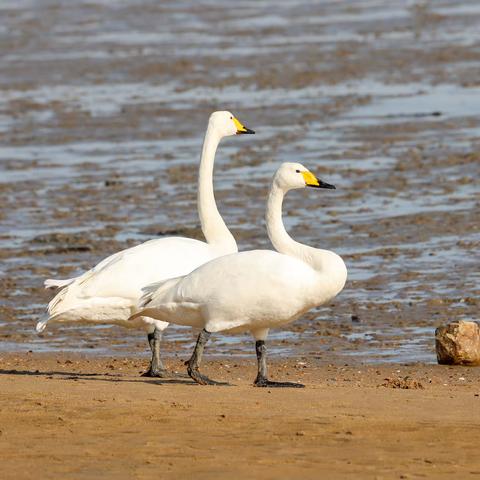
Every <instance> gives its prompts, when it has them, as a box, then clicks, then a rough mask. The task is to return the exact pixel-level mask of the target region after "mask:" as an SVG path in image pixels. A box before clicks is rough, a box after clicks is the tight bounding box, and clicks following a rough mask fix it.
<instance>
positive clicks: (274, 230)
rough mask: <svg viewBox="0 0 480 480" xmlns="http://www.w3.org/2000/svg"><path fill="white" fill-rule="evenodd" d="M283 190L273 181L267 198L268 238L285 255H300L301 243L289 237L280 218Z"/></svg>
mask: <svg viewBox="0 0 480 480" xmlns="http://www.w3.org/2000/svg"><path fill="white" fill-rule="evenodd" d="M285 193H286V192H285V191H284V190H283V189H281V188H280V187H279V186H278V185H276V184H275V182H273V184H272V187H271V188H270V193H269V195H268V200H267V213H266V223H267V232H268V238H270V241H271V242H272V245H273V246H274V248H275V250H276V251H277V252H279V253H283V254H285V255H290V256H294V257H301V255H300V252H299V249H301V247H302V245H301V244H300V243H298V242H296V241H295V240H293V239H292V237H290V235H289V234H288V233H287V231H286V229H285V225H284V224H283V220H282V205H283V198H284V197H285Z"/></svg>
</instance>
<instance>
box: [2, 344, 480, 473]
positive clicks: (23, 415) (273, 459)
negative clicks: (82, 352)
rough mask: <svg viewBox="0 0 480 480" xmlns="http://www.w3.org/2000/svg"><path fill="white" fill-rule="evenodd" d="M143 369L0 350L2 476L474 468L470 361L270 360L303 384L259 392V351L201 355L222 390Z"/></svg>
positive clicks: (278, 373) (476, 380) (475, 391)
mask: <svg viewBox="0 0 480 480" xmlns="http://www.w3.org/2000/svg"><path fill="white" fill-rule="evenodd" d="M146 365H147V361H142V362H139V360H138V359H136V358H122V359H118V358H117V359H106V358H98V357H93V356H89V357H85V356H79V355H70V354H57V355H48V354H35V353H32V354H0V392H1V393H0V404H1V405H0V425H1V427H0V430H1V434H0V448H1V452H2V477H3V478H5V479H13V478H16V479H18V478H22V479H23V478H25V479H29V478H39V477H40V478H72V479H73V478H75V479H78V478H92V477H95V478H114V477H115V478H132V477H133V478H150V477H153V476H154V475H155V476H160V477H161V478H196V479H202V478H209V479H211V478H232V476H233V477H237V478H245V477H246V476H248V475H251V476H254V478H261V479H270V478H272V479H273V478H292V477H293V476H296V477H298V476H301V477H302V478H312V479H313V478H319V477H322V476H323V477H325V478H333V479H335V478H418V477H429V478H433V477H434V478H460V477H462V478H465V477H469V476H472V478H476V477H475V476H476V475H480V460H478V456H477V455H476V450H477V443H478V439H479V434H478V432H479V431H480V430H479V428H480V416H479V415H478V408H479V405H480V397H479V395H480V387H479V385H480V369H478V368H474V367H446V366H439V365H420V364H415V365H409V366H398V365H395V364H394V365H392V364H384V365H374V366H365V365H358V364H357V365H355V364H352V365H350V366H348V367H347V366H342V365H332V364H319V363H315V364H314V363H312V362H307V363H306V364H305V362H303V361H301V360H299V359H298V358H289V359H287V360H281V361H279V360H278V359H272V360H271V361H270V376H271V378H272V379H275V380H283V379H285V380H290V381H292V380H294V381H295V380H301V381H302V382H303V383H305V384H306V388H305V389H275V388H266V389H259V388H254V387H252V386H251V382H252V381H253V378H254V375H255V371H256V367H255V361H254V359H253V358H252V360H251V361H246V360H243V359H231V361H230V362H229V363H226V360H225V359H222V360H221V361H220V360H218V359H211V358H209V357H208V356H207V357H206V361H205V365H204V368H203V369H202V371H203V372H204V373H206V374H208V375H210V376H211V377H212V378H214V379H217V380H222V381H229V382H231V383H234V385H232V386H229V387H218V386H217V387H210V386H199V385H196V384H194V383H192V382H191V381H190V379H188V378H180V379H177V378H171V379H151V378H145V377H141V376H139V373H140V372H142V371H144V370H145V368H146ZM168 365H169V366H170V367H171V368H173V369H174V370H179V371H181V370H182V368H184V367H183V365H182V362H181V361H180V360H173V361H172V359H169V360H168ZM476 412H477V413H476Z"/></svg>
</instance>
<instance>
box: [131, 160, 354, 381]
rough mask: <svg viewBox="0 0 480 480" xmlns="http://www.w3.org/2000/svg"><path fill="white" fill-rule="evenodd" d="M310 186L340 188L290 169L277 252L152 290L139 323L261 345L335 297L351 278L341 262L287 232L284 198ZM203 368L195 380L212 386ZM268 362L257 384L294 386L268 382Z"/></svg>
mask: <svg viewBox="0 0 480 480" xmlns="http://www.w3.org/2000/svg"><path fill="white" fill-rule="evenodd" d="M305 186H310V187H316V188H335V187H333V186H332V185H329V184H327V183H324V182H322V181H320V180H318V179H316V178H315V177H314V175H313V174H312V173H310V172H309V171H308V170H307V169H306V168H305V167H303V166H302V165H300V164H297V163H284V164H283V165H282V166H281V167H280V168H279V169H278V171H277V173H276V174H275V177H274V179H273V182H272V187H271V189H270V194H269V198H268V204H267V214H266V220H267V229H268V234H269V237H270V240H271V241H272V243H273V245H274V247H275V249H276V250H277V251H276V252H274V251H271V250H253V251H248V252H240V253H234V254H231V255H226V256H223V257H221V258H216V259H213V260H211V261H210V262H208V263H205V264H204V265H202V266H200V267H199V268H197V269H196V270H194V271H193V272H191V273H190V274H188V275H186V276H184V277H180V278H177V279H170V280H168V281H166V282H158V283H157V284H155V285H150V286H147V287H146V288H144V292H145V293H144V295H143V297H142V299H141V300H140V303H139V308H138V312H137V313H136V315H134V316H133V317H132V318H135V317H136V316H137V315H148V316H150V317H153V318H156V319H160V320H163V319H166V318H168V319H169V320H170V321H171V322H172V323H176V324H179V325H190V326H192V327H199V328H203V329H204V330H205V332H206V333H204V332H202V334H201V336H200V337H199V343H202V342H203V343H204V342H205V341H206V340H205V335H207V337H206V338H207V339H208V335H209V334H210V333H212V332H240V331H250V332H251V333H252V335H253V336H254V337H255V339H256V340H257V344H258V342H263V341H264V340H265V338H266V336H267V334H268V329H269V328H272V327H278V326H281V325H284V324H286V323H289V322H291V321H293V320H295V319H296V318H298V317H299V316H300V315H302V314H303V313H305V312H306V311H308V310H310V309H311V308H313V307H315V306H319V305H322V304H324V303H326V302H328V301H329V300H330V299H332V298H333V297H335V296H336V295H337V294H338V293H339V292H340V291H341V290H342V289H343V287H344V285H345V281H346V278H347V270H346V267H345V264H344V262H343V260H342V259H341V257H339V256H338V255H337V254H335V253H334V252H331V251H328V250H319V249H315V248H312V247H309V246H306V245H302V244H300V243H298V242H296V241H294V240H293V239H292V238H290V236H289V235H288V233H287V232H286V230H285V228H284V226H283V222H282V218H281V215H282V202H283V197H284V195H285V193H286V192H287V191H288V190H290V189H294V188H303V187H305ZM202 335H203V337H202ZM198 346H199V344H198V343H197V348H198ZM260 346H261V345H260ZM257 347H258V345H257ZM201 349H202V350H203V345H201ZM257 353H258V349H257ZM260 353H261V352H260ZM200 357H201V352H200ZM196 362H199V355H198V354H197V355H195V353H194V355H193V356H192V359H191V360H190V363H189V373H190V375H191V376H192V378H194V379H195V380H197V381H198V382H199V383H210V380H209V379H206V377H204V376H203V375H201V374H200V373H199V372H198V370H197V369H196V366H195V363H196ZM262 362H264V353H263V354H262V355H260V356H259V376H258V377H257V380H256V384H257V385H259V386H265V385H269V386H291V385H287V384H284V383H283V384H282V383H280V384H279V383H277V382H270V381H268V380H266V370H265V369H264V370H262V369H261V368H260V367H261V364H262ZM197 366H198V365H197Z"/></svg>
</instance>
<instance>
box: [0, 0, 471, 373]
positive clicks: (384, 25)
mask: <svg viewBox="0 0 480 480" xmlns="http://www.w3.org/2000/svg"><path fill="white" fill-rule="evenodd" d="M0 16H1V18H2V20H1V22H0V38H1V42H0V58H1V61H0V202H1V205H2V208H1V211H0V262H1V266H2V267H1V272H0V349H1V350H2V351H3V352H5V351H10V352H18V351H23V352H26V351H29V350H31V351H33V352H58V351H62V352H68V351H72V352H74V353H82V354H88V355H105V356H112V357H119V356H132V355H133V356H135V355H137V356H143V357H144V358H146V357H147V356H148V352H147V350H148V348H147V347H148V345H147V342H146V338H145V334H144V332H141V331H135V330H124V329H122V328H119V327H111V326H108V325H103V326H95V327H92V326H84V325H51V326H49V327H48V328H47V330H46V331H45V332H44V333H43V334H42V335H37V334H36V333H35V332H34V325H35V323H36V322H37V321H38V319H39V317H40V316H41V315H42V314H43V312H44V310H45V306H46V303H47V302H48V301H49V299H50V298H51V296H52V294H51V292H48V291H45V290H44V289H43V281H44V279H46V278H68V277H71V276H74V275H77V274H79V273H81V272H82V271H84V270H85V269H88V268H90V267H92V266H93V265H95V264H96V263H97V262H98V261H100V260H101V259H102V258H104V257H106V256H107V255H109V254H111V253H113V252H115V251H118V250H121V249H123V248H127V247H130V246H133V245H136V244H138V243H140V242H143V241H146V240H148V239H151V238H155V237H161V236H164V235H172V234H173V235H176V234H178V235H188V236H194V237H197V238H201V232H200V229H199V222H198V218H197V213H196V195H195V193H196V176H197V167H198V160H199V156H200V149H201V144H202V140H203V135H204V132H205V128H206V123H207V119H208V116H209V114H210V113H211V112H212V111H214V110H218V109H228V110H231V111H232V112H234V113H235V114H236V115H237V116H238V118H239V119H240V120H241V121H242V122H243V123H245V125H247V126H248V127H249V128H252V129H254V130H255V131H256V132H257V134H256V135H255V136H250V135H249V136H245V137H236V138H228V139H225V140H223V141H222V143H221V145H220V147H219V149H218V152H217V158H216V167H215V191H216V199H217V202H218V205H219V209H220V211H221V213H222V215H223V216H224V218H225V221H226V223H227V225H229V226H230V227H231V230H232V232H233V234H234V235H235V238H236V239H237V240H238V244H239V247H240V249H241V250H245V249H251V248H271V247H270V244H269V241H268V238H267V235H266V230H265V228H264V224H263V215H264V206H265V198H266V193H267V190H268V184H269V181H270V179H271V176H272V175H273V172H274V171H275V169H276V168H277V166H278V165H279V164H280V163H281V162H284V161H296V162H301V163H303V164H304V165H305V166H306V167H308V168H309V169H310V170H312V171H313V172H314V173H316V174H317V175H318V176H319V177H321V178H322V179H323V180H325V181H327V182H330V183H333V184H335V185H336V186H337V190H335V191H296V192H291V193H290V194H289V195H288V197H287V199H286V201H285V204H284V218H285V223H286V225H287V226H288V229H289V231H290V233H291V235H292V236H293V237H294V238H295V239H297V240H299V241H301V242H304V243H307V244H309V245H312V246H315V247H319V248H326V249H330V250H334V251H335V252H337V253H339V254H340V255H341V256H342V257H343V258H344V260H345V263H346V265H347V268H348V272H349V280H348V282H347V284H346V286H345V289H344V291H343V292H342V293H341V294H340V295H339V296H338V297H337V298H336V299H335V300H334V301H333V302H332V303H331V304H329V305H325V306H323V307H321V308H319V309H317V310H314V311H311V312H309V313H308V314H307V315H305V316H304V317H303V318H301V319H300V320H298V321H297V322H296V323H294V324H292V325H290V326H288V327H287V328H286V329H284V330H281V331H273V332H272V334H271V337H270V340H269V346H270V347H269V348H270V351H271V354H272V356H273V359H275V358H277V359H278V358H279V357H280V356H284V355H292V356H301V357H304V358H307V359H315V361H319V362H325V363H329V362H337V363H339V364H341V363H349V362H377V363H382V362H397V363H411V362H426V363H432V362H435V353H434V330H435V328H436V327H437V326H439V325H441V324H444V323H446V322H448V321H450V320H460V319H473V320H475V319H478V308H479V293H480V274H479V268H478V267H479V263H480V256H479V246H480V213H479V211H480V209H479V206H480V196H479V187H478V178H479V173H480V153H479V152H480V149H479V147H480V117H479V111H480V81H479V78H480V48H479V47H480V30H479V29H478V25H479V22H480V8H479V6H478V3H477V2H474V1H459V2H447V1H442V0H440V1H436V2H430V3H427V2H409V3H407V2H387V1H373V0H372V1H365V2H317V3H313V4H312V2H306V1H301V0H299V1H290V2H280V3H278V2H277V3H275V4H272V3H271V2H240V3H238V2H237V3H236V4H235V8H232V5H231V4H228V3H224V4H215V5H214V4H213V3H211V2H195V3H193V2H192V3H191V2H170V1H167V2H133V1H126V2H121V3H117V2H110V1H108V0H107V1H96V0H93V1H89V2H84V1H79V2H66V1H60V0H58V1H50V2H40V3H37V2H29V1H15V2H13V1H6V2H2V4H1V5H0ZM225 281H228V279H225ZM194 338H195V332H192V331H190V330H189V329H186V328H177V327H175V326H171V327H170V328H169V329H168V330H167V331H166V334H165V342H164V346H163V349H164V351H165V354H166V355H167V356H176V355H178V356H179V357H181V358H184V357H186V356H188V354H189V353H190V351H191V348H192V346H193V341H194ZM253 351H254V350H253V344H252V340H251V339H250V338H249V337H248V336H242V335H240V336H222V335H217V336H216V337H215V338H214V340H213V341H212V344H211V345H210V346H209V349H208V353H209V354H211V355H215V354H217V355H223V356H225V355H227V356H232V357H235V356H238V357H241V356H248V357H250V356H251V355H253Z"/></svg>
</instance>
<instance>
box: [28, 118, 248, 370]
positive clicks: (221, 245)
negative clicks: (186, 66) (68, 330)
mask: <svg viewBox="0 0 480 480" xmlns="http://www.w3.org/2000/svg"><path fill="white" fill-rule="evenodd" d="M241 133H254V132H253V131H252V130H249V129H247V128H246V127H244V126H243V125H242V124H241V123H240V122H239V121H238V120H237V119H236V118H235V117H234V116H233V115H232V114H231V113H230V112H226V111H223V112H214V113H213V114H212V115H211V116H210V119H209V123H208V128H207V133H206V135H205V141H204V144H203V149H202V156H201V160H200V169H199V182H198V184H199V185H198V210H199V216H200V221H201V225H202V231H203V233H204V235H205V239H206V242H201V241H199V240H193V239H190V238H183V237H169V238H161V239H155V240H150V241H148V242H145V243H143V244H141V245H138V246H136V247H132V248H129V249H126V250H123V251H121V252H118V253H115V254H113V255H111V256H109V257H107V258H106V259H104V260H103V261H101V262H100V263H99V264H97V265H96V266H95V267H93V268H92V269H91V270H89V271H87V272H85V273H84V274H83V275H80V276H79V277H76V278H73V279H68V280H52V279H49V280H46V281H45V286H46V287H47V288H55V287H58V288H61V290H60V292H59V293H58V294H57V295H56V296H55V297H54V298H53V299H52V301H51V302H50V303H49V305H48V315H47V316H46V318H44V319H43V320H41V321H40V322H38V323H37V326H36V329H37V331H38V332H41V331H43V330H44V329H45V327H46V325H47V323H49V322H87V323H107V324H117V325H122V326H125V327H141V328H145V329H147V330H148V331H149V332H150V335H152V332H153V330H154V329H155V334H158V335H156V337H155V339H156V340H158V342H159V341H160V337H161V335H160V332H161V331H162V330H164V329H165V328H166V327H167V326H168V323H167V322H166V321H161V320H155V319H151V318H148V317H145V316H143V317H138V318H137V319H136V321H135V322H128V318H129V317H130V316H131V314H132V313H133V309H134V307H135V305H136V304H137V302H138V300H139V298H140V296H141V295H142V287H144V286H145V285H147V284H149V283H152V282H156V281H159V280H165V279H167V278H171V277H177V276H179V275H185V274H187V273H189V272H191V271H192V270H193V269H194V268H196V267H198V266H199V265H201V264H203V263H205V262H207V261H209V260H211V259H213V258H216V257H218V256H221V255H225V254H228V253H232V252H236V251H237V244H236V242H235V239H234V238H233V236H232V234H231V233H230V231H229V230H228V228H227V227H226V225H225V223H224V221H223V219H222V217H221V216H220V213H219V212H218V210H217V207H216V204H215V197H214V193H213V178H212V177H213V164H214V159H215V152H216V149H217V146H218V144H219V143H220V140H221V139H222V138H223V137H226V136H230V135H235V134H241ZM150 340H152V341H153V343H152V342H151V347H152V354H153V356H152V365H151V371H152V370H157V373H158V370H160V367H159V366H158V365H160V364H161V362H160V358H159V347H158V342H156V341H154V339H153V337H152V338H150V336H149V341H150ZM154 363H155V365H154ZM157 364H158V365H157ZM162 368H163V367H162Z"/></svg>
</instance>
